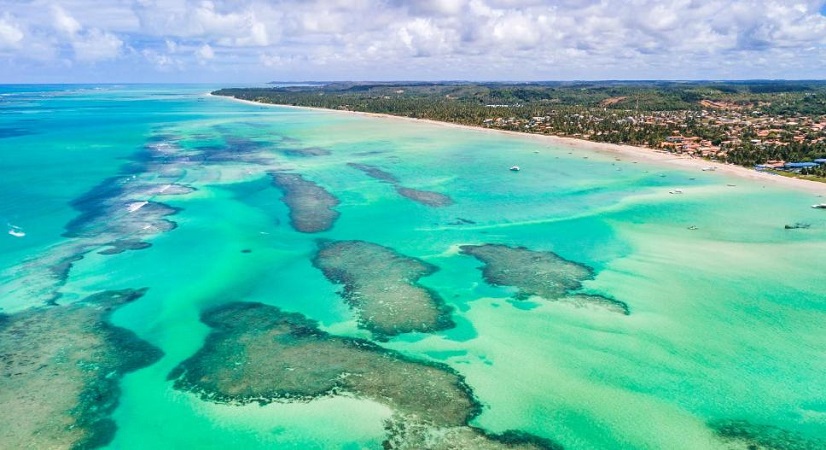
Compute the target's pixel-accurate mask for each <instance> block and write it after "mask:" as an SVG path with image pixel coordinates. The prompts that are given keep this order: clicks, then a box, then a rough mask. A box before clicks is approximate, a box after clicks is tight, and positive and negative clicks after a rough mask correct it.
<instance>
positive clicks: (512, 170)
mask: <svg viewBox="0 0 826 450" xmlns="http://www.w3.org/2000/svg"><path fill="white" fill-rule="evenodd" d="M510 170H511V172H519V170H520V169H519V166H511V169H510Z"/></svg>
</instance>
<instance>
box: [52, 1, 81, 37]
mask: <svg viewBox="0 0 826 450" xmlns="http://www.w3.org/2000/svg"><path fill="white" fill-rule="evenodd" d="M52 14H53V16H54V27H55V29H57V30H58V31H61V32H63V33H65V34H68V35H70V36H73V35H75V34H77V32H78V31H80V30H81V29H82V28H83V27H82V26H81V25H80V22H78V21H77V20H76V19H75V18H74V17H72V16H71V15H70V14H69V13H67V12H66V10H64V9H63V8H61V7H60V6H57V5H55V6H54V7H53V8H52Z"/></svg>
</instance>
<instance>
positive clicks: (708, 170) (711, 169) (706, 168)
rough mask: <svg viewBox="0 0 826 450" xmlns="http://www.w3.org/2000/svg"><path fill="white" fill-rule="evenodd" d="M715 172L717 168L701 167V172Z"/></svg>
mask: <svg viewBox="0 0 826 450" xmlns="http://www.w3.org/2000/svg"><path fill="white" fill-rule="evenodd" d="M715 170H717V168H716V167H714V166H708V167H703V172H714V171H715Z"/></svg>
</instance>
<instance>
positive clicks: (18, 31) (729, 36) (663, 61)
mask: <svg viewBox="0 0 826 450" xmlns="http://www.w3.org/2000/svg"><path fill="white" fill-rule="evenodd" d="M822 7H823V1H822V0H702V1H699V0H555V1H553V2H550V1H547V0H417V1H407V0H210V1H205V0H107V1H106V2H99V1H95V0H28V1H25V2H23V1H15V0H0V11H2V12H1V13H0V14H1V15H0V51H2V53H0V55H2V56H3V57H4V58H5V59H6V60H10V61H11V62H12V63H15V62H18V63H20V62H25V61H30V60H32V59H34V58H36V57H37V58H41V59H43V58H45V59H49V58H51V59H52V60H53V61H54V69H53V71H54V73H55V74H60V73H62V71H63V68H62V63H58V60H62V59H67V58H73V59H74V60H75V61H76V62H80V63H85V62H94V61H101V60H106V59H110V60H111V59H113V58H118V61H121V62H120V63H122V64H129V65H130V66H129V67H130V69H132V70H133V71H141V70H143V71H144V72H146V73H149V74H152V73H154V71H156V70H164V71H172V72H173V73H174V72H178V71H180V72H182V73H187V71H193V72H192V73H200V72H196V71H197V70H198V69H199V65H200V64H204V63H205V62H207V61H209V64H210V68H211V69H213V70H214V72H213V71H211V72H212V73H215V74H216V77H217V76H220V75H221V74H226V76H228V77H234V76H235V74H238V73H244V74H249V76H250V77H258V78H262V77H263V79H267V77H268V74H269V73H270V72H269V69H268V67H278V68H279V70H282V69H283V70H284V71H285V72H284V73H291V74H296V75H295V76H297V77H300V78H306V79H309V78H323V77H327V78H358V77H360V76H365V77H368V78H373V79H378V78H407V79H410V78H451V77H458V78H488V79H491V78H494V79H496V78H498V79H503V78H508V79H548V78H622V77H625V78H628V77H632V78H688V77H703V78H719V77H723V76H728V77H732V76H734V77H776V76H782V77H801V76H806V77H812V76H813V75H817V76H820V77H822V75H818V74H822V73H826V61H824V58H823V56H824V55H823V54H824V53H825V52H826V16H824V15H823V14H821V13H820V10H821V8H822ZM9 58H11V59H9ZM761 61H764V62H761ZM83 66H88V64H87V65H84V64H76V65H75V67H83ZM201 72H202V71H201ZM0 78H2V74H0Z"/></svg>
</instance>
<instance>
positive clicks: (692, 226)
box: [688, 225, 698, 231]
mask: <svg viewBox="0 0 826 450" xmlns="http://www.w3.org/2000/svg"><path fill="white" fill-rule="evenodd" d="M688 229H689V230H691V231H694V230H697V229H698V228H697V226H696V225H691V226H690V227H688Z"/></svg>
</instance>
